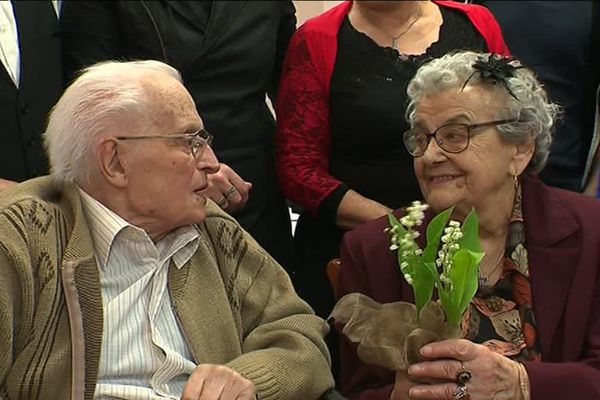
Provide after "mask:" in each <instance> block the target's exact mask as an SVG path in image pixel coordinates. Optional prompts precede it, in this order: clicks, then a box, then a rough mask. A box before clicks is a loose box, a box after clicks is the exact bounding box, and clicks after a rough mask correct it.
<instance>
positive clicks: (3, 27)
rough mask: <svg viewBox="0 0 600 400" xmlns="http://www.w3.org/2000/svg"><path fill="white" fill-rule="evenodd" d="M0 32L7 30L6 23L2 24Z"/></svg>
mask: <svg viewBox="0 0 600 400" xmlns="http://www.w3.org/2000/svg"><path fill="white" fill-rule="evenodd" d="M0 32H1V33H4V32H6V25H0Z"/></svg>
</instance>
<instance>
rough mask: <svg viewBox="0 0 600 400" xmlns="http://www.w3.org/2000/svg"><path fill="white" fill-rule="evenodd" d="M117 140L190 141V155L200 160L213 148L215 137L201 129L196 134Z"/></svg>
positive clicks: (127, 137) (122, 137) (135, 137)
mask: <svg viewBox="0 0 600 400" xmlns="http://www.w3.org/2000/svg"><path fill="white" fill-rule="evenodd" d="M115 139H116V140H139V139H170V140H178V139H179V140H180V139H188V140H189V141H190V142H189V146H190V153H191V154H192V157H194V158H198V156H199V155H200V154H202V152H203V151H204V149H206V147H207V146H212V142H213V135H211V134H210V133H209V132H208V131H207V130H206V129H204V128H203V129H200V130H198V131H196V132H194V133H181V134H175V135H142V136H117V137H115Z"/></svg>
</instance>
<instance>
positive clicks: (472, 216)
mask: <svg viewBox="0 0 600 400" xmlns="http://www.w3.org/2000/svg"><path fill="white" fill-rule="evenodd" d="M461 229H462V232H463V237H462V238H461V239H460V240H459V241H458V244H459V245H460V248H461V249H467V250H471V251H474V252H482V251H483V250H482V248H481V243H480V242H479V217H478V216H477V213H476V212H475V210H471V212H470V213H469V215H467V218H465V221H464V222H463V224H462V227H461Z"/></svg>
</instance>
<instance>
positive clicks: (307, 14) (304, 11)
mask: <svg viewBox="0 0 600 400" xmlns="http://www.w3.org/2000/svg"><path fill="white" fill-rule="evenodd" d="M340 3H341V1H311V0H296V1H294V4H295V5H296V16H297V17H298V26H300V25H302V24H303V23H304V21H306V20H307V19H309V18H312V17H316V16H317V15H319V14H321V13H322V12H324V11H327V10H329V9H330V8H331V7H334V6H336V5H338V4H340Z"/></svg>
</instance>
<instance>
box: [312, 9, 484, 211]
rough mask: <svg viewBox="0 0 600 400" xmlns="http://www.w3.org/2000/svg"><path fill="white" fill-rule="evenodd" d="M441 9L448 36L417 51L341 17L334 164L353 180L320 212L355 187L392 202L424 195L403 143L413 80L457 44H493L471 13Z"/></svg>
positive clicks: (444, 34)
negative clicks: (376, 37) (383, 43)
mask: <svg viewBox="0 0 600 400" xmlns="http://www.w3.org/2000/svg"><path fill="white" fill-rule="evenodd" d="M440 10H441V12H442V16H443V20H444V22H443V24H442V26H441V28H440V29H441V31H440V35H439V37H440V38H441V39H440V40H439V41H438V42H435V43H433V44H432V45H431V46H430V47H429V48H428V49H427V51H426V53H424V54H422V55H418V56H403V55H400V54H399V53H398V52H397V51H396V50H395V49H392V48H390V47H386V48H383V47H380V46H379V45H377V44H376V43H375V42H374V41H373V40H371V39H370V38H369V37H368V36H366V35H365V34H363V33H361V32H358V31H357V30H355V29H354V28H353V27H352V25H351V24H350V21H349V20H348V18H346V20H345V21H344V23H343V24H342V27H341V29H340V32H339V35H338V46H339V47H338V55H337V59H336V64H335V70H334V73H333V76H332V81H331V131H332V133H331V163H330V170H331V174H332V175H333V176H335V177H336V178H338V179H340V180H341V181H342V182H345V183H346V185H345V186H343V187H341V188H340V189H338V191H337V192H336V193H334V194H333V195H332V196H330V197H329V198H328V199H326V200H325V202H324V203H323V205H322V209H321V211H325V210H323V207H328V208H330V210H327V211H328V213H329V212H332V213H335V210H336V209H337V206H338V204H339V200H341V196H342V195H343V194H344V193H345V192H346V191H347V189H348V188H351V189H354V190H356V191H358V192H359V193H361V194H362V195H365V196H367V197H369V198H373V199H375V200H378V201H380V202H382V203H383V204H385V205H387V206H389V207H392V208H398V207H400V206H403V205H405V204H406V203H408V202H410V201H412V200H416V199H418V198H421V194H420V191H419V188H418V186H417V182H416V179H415V176H414V172H413V159H412V157H411V156H410V155H409V154H408V152H407V151H406V150H405V148H404V145H403V143H402V135H403V133H404V131H406V130H407V129H408V124H407V123H406V121H405V116H404V114H405V109H406V87H407V85H408V82H409V81H410V79H411V78H412V77H413V76H414V74H415V72H416V70H417V68H418V67H419V66H420V65H421V64H423V63H424V62H425V61H427V60H429V59H430V58H435V57H439V56H442V55H444V54H445V53H447V52H449V51H452V50H458V49H472V50H478V51H487V45H486V42H485V39H484V38H483V36H482V35H481V34H480V33H479V32H478V31H477V30H476V29H475V28H474V27H473V25H472V24H471V22H470V21H469V19H468V18H467V16H466V15H464V14H463V13H461V12H460V11H456V10H452V9H446V8H442V7H440ZM400 40H401V39H400ZM321 214H323V213H321Z"/></svg>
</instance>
